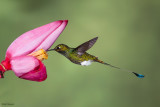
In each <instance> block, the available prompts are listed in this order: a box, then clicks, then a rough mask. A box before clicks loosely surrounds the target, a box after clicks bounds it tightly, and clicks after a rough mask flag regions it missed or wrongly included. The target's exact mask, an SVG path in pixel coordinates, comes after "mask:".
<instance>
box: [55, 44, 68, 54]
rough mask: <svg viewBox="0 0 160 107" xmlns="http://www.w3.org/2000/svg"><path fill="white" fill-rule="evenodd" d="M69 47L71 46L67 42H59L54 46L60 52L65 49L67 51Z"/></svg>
mask: <svg viewBox="0 0 160 107" xmlns="http://www.w3.org/2000/svg"><path fill="white" fill-rule="evenodd" d="M68 49H69V47H68V46H67V45H65V44H59V45H57V46H56V47H55V48H54V50H55V51H57V52H59V53H63V52H65V51H67V50H68Z"/></svg>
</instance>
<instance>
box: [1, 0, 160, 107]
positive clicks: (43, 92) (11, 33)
mask: <svg viewBox="0 0 160 107" xmlns="http://www.w3.org/2000/svg"><path fill="white" fill-rule="evenodd" d="M61 19H68V20H69V23H68V26H67V27H66V29H65V30H64V32H63V33H62V34H61V36H60V37H59V38H58V40H57V41H56V42H55V44H54V45H53V47H54V46H56V45H57V44H59V43H64V44H68V45H69V46H71V47H76V46H78V45H80V44H81V43H83V42H85V41H88V40H89V39H92V38H94V37H96V36H98V37H99V39H98V41H97V42H96V44H95V45H94V47H93V48H92V49H90V50H89V51H88V52H89V53H91V54H93V55H96V56H98V57H99V58H100V59H102V60H104V61H106V62H108V63H111V64H113V65H115V66H119V67H122V68H126V69H129V70H133V71H135V72H138V73H141V74H145V76H146V77H145V78H144V79H139V78H136V77H135V76H134V75H132V74H130V73H127V72H123V71H119V70H117V69H114V68H110V67H107V66H104V65H102V64H98V63H93V64H92V65H91V66H88V67H82V66H79V65H76V64H73V63H71V62H70V61H69V60H67V59H66V58H65V57H63V56H61V55H60V54H58V53H56V52H53V53H49V59H48V60H46V61H44V63H45V65H46V67H47V73H48V78H47V80H46V81H44V82H40V83H39V82H32V81H27V80H23V79H19V78H17V77H16V76H15V75H14V73H13V72H12V71H8V72H6V73H5V78H4V79H0V104H1V105H0V107H7V106H10V107H159V106H160V101H159V99H160V84H159V81H160V79H159V75H160V70H159V66H160V49H159V47H160V29H159V28H160V20H159V19H160V2H159V1H158V0H152V1H151V0H120V1H119V0H80V1H76V0H0V60H3V59H4V58H5V51H6V49H7V47H8V46H9V45H10V43H11V42H12V41H13V40H14V39H16V38H17V37H18V36H20V35H21V34H23V33H24V32H26V31H28V30H31V29H34V28H36V27H39V26H41V25H44V24H47V23H50V22H53V21H56V20H61ZM5 104H6V105H5ZM7 104H8V105H7ZM9 104H11V105H9Z"/></svg>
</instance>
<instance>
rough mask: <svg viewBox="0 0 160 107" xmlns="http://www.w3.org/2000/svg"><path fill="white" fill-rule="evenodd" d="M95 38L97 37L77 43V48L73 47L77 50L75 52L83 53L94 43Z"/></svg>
mask: <svg viewBox="0 0 160 107" xmlns="http://www.w3.org/2000/svg"><path fill="white" fill-rule="evenodd" d="M97 39H98V37H95V38H93V39H91V40H89V41H87V42H85V43H83V44H81V45H79V46H78V47H77V48H75V50H76V51H77V53H78V54H79V55H83V54H84V53H85V52H86V51H87V50H88V49H90V48H91V47H92V46H93V45H94V44H95V42H96V41H97Z"/></svg>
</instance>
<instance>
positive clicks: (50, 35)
mask: <svg viewBox="0 0 160 107" xmlns="http://www.w3.org/2000/svg"><path fill="white" fill-rule="evenodd" d="M67 22H68V21H67V20H59V21H55V22H52V23H49V24H47V25H44V26H41V27H38V28H36V29H33V30H31V31H28V32H26V33H24V34H22V35H21V36H20V37H18V38H17V39H16V40H15V41H13V42H12V44H11V45H10V46H9V48H8V49H7V52H6V57H8V58H13V57H17V56H22V55H27V54H29V53H32V52H34V51H36V50H38V49H44V50H47V49H48V48H50V47H51V46H52V44H53V43H54V42H55V40H56V39H57V38H58V37H59V35H60V34H61V32H62V31H63V30H64V28H65V27H66V25H67Z"/></svg>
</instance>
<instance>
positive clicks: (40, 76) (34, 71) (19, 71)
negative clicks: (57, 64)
mask: <svg viewBox="0 0 160 107" xmlns="http://www.w3.org/2000/svg"><path fill="white" fill-rule="evenodd" d="M11 68H12V70H13V71H14V73H15V75H16V76H18V77H19V78H22V79H26V80H31V81H43V80H45V79H46V78H47V73H46V67H45V66H44V64H43V63H42V62H41V61H40V60H38V59H36V58H34V57H32V56H20V57H16V58H13V59H12V60H11Z"/></svg>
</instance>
